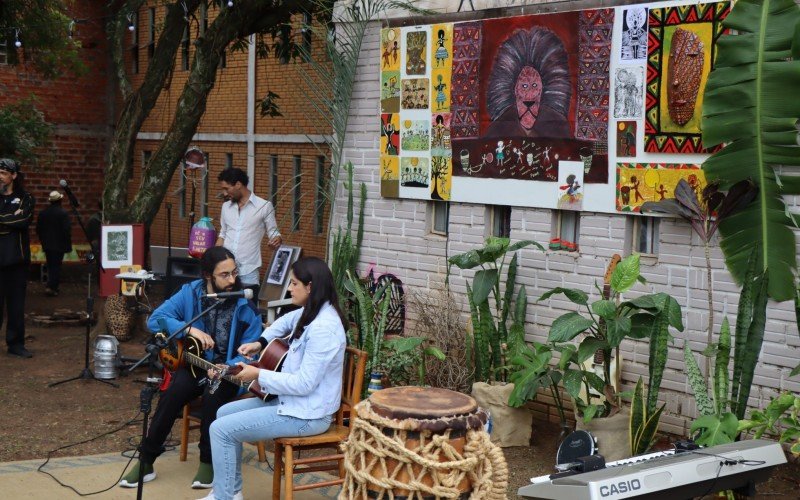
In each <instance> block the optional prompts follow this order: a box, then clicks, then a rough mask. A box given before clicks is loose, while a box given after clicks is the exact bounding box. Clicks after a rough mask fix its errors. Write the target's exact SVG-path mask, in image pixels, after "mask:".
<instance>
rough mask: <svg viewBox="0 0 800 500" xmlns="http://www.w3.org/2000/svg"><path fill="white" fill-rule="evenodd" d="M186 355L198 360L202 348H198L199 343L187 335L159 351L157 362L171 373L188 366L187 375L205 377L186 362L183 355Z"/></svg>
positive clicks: (201, 355)
mask: <svg viewBox="0 0 800 500" xmlns="http://www.w3.org/2000/svg"><path fill="white" fill-rule="evenodd" d="M187 353H188V354H190V355H194V356H196V357H199V358H202V357H203V348H202V347H201V346H200V342H199V341H198V340H197V339H196V338H194V337H192V336H189V335H187V336H186V337H184V338H182V339H175V341H174V342H172V343H171V344H170V345H168V346H167V347H165V348H164V349H161V350H160V351H159V352H158V360H159V361H161V364H162V365H164V368H166V369H167V370H169V371H171V372H174V371H175V370H177V369H178V368H183V367H184V366H187V365H188V368H189V373H191V374H192V376H193V377H194V378H198V377H200V376H202V375H205V371H204V370H201V369H199V368H198V367H196V366H194V365H193V364H191V363H187V362H186V356H185V354H187Z"/></svg>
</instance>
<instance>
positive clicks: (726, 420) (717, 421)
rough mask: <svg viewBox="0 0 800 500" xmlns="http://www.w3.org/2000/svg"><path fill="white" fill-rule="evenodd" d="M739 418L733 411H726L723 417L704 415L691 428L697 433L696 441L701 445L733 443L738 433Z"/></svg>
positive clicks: (692, 431)
mask: <svg viewBox="0 0 800 500" xmlns="http://www.w3.org/2000/svg"><path fill="white" fill-rule="evenodd" d="M738 429H739V419H737V418H736V415H734V414H733V413H725V414H723V415H722V416H721V417H717V416H716V415H703V416H702V417H700V418H698V419H697V420H695V421H694V422H692V426H691V428H690V429H689V430H690V432H691V433H692V434H695V433H696V436H695V438H694V441H695V443H697V444H699V445H701V446H716V445H718V444H725V443H732V442H733V441H734V440H735V439H736V434H738V432H739V431H738Z"/></svg>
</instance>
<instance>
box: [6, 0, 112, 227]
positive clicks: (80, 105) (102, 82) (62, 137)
mask: <svg viewBox="0 0 800 500" xmlns="http://www.w3.org/2000/svg"><path fill="white" fill-rule="evenodd" d="M70 14H71V15H72V17H73V18H74V19H76V20H78V21H79V22H77V23H76V24H75V26H74V31H73V37H74V38H76V39H77V40H79V41H80V43H81V49H80V50H79V54H80V57H81V59H82V60H83V62H84V64H85V65H86V70H87V71H86V73H85V74H83V75H81V76H77V77H76V76H75V75H65V76H64V77H62V78H58V79H55V80H45V79H43V78H42V77H41V75H39V74H38V73H37V72H36V71H35V70H34V69H33V68H32V67H31V66H29V65H25V64H23V65H20V66H16V67H15V66H6V65H0V105H5V104H9V103H15V102H17V101H19V100H20V99H25V98H27V97H29V96H30V95H35V97H36V99H37V104H36V106H37V108H38V109H39V110H40V111H42V112H43V113H44V117H45V120H46V121H48V122H49V123H51V124H53V125H54V126H55V130H54V133H53V135H52V137H51V139H52V143H51V144H50V146H49V147H48V148H46V149H45V150H44V151H42V152H41V155H40V162H39V164H38V165H23V172H25V175H26V184H27V189H28V190H29V191H30V192H31V193H32V194H33V195H34V196H35V197H36V200H37V204H36V212H37V213H38V212H39V211H40V210H41V209H43V208H45V207H46V206H47V204H48V202H47V196H48V193H49V192H50V191H52V190H54V189H57V188H59V185H58V181H59V180H60V179H66V180H67V181H68V182H69V184H70V186H71V188H72V190H73V191H74V192H75V195H76V197H77V198H78V200H79V201H80V202H81V207H80V210H79V213H80V214H81V216H82V217H83V218H84V220H86V219H87V218H88V217H89V216H90V215H91V214H92V213H94V212H95V211H96V205H95V204H94V203H93V202H92V200H97V199H99V197H100V193H101V192H102V188H103V185H102V183H103V177H102V172H103V168H104V167H105V164H106V153H107V149H108V134H109V130H110V129H109V124H110V118H109V117H110V102H111V99H110V97H109V96H111V95H112V94H111V92H112V90H111V87H110V83H109V79H108V45H107V42H106V38H105V34H104V31H103V30H104V25H105V21H104V20H103V16H105V2H104V1H100V0H94V1H89V2H72V3H71V4H70ZM64 207H65V208H67V209H68V210H69V204H68V203H67V202H66V200H65V202H64ZM72 233H73V241H74V242H76V243H81V242H85V240H86V238H85V237H84V235H83V233H82V231H81V230H80V227H79V225H78V223H77V221H74V220H73V227H72ZM31 235H32V237H33V239H34V240H36V235H35V231H31Z"/></svg>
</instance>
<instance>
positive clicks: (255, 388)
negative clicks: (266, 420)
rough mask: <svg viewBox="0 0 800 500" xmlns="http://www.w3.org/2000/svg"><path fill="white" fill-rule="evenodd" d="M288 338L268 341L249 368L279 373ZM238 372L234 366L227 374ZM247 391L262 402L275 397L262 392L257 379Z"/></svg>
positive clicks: (286, 349) (287, 349) (238, 369)
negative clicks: (253, 367)
mask: <svg viewBox="0 0 800 500" xmlns="http://www.w3.org/2000/svg"><path fill="white" fill-rule="evenodd" d="M288 338H289V337H286V338H283V339H272V340H270V341H269V343H268V344H267V346H266V347H265V348H264V350H262V351H261V356H259V358H258V361H256V362H255V363H250V366H255V367H256V368H258V369H260V370H269V371H273V372H279V371H281V368H282V367H283V362H284V360H285V359H286V354H287V353H288V352H289V341H288V340H287V339H288ZM240 371H241V368H239V367H238V366H234V367H231V369H230V370H229V371H228V373H229V374H232V375H236V374H237V373H238V372H240ZM247 389H248V390H249V391H250V392H252V393H253V394H255V395H256V397H258V399H260V400H262V401H269V400H271V399H274V398H275V397H277V396H275V395H274V394H269V393H265V392H263V391H262V390H261V386H260V385H259V384H258V379H256V380H253V381H252V382H250V386H249V387H248V388H247Z"/></svg>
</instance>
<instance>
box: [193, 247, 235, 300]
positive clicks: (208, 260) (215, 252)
mask: <svg viewBox="0 0 800 500" xmlns="http://www.w3.org/2000/svg"><path fill="white" fill-rule="evenodd" d="M228 259H233V261H234V262H236V257H234V256H233V252H231V251H230V250H228V249H227V248H225V247H211V248H209V249H208V250H206V251H205V252H204V253H203V256H202V257H201V258H200V270H201V271H202V272H203V277H204V278H206V279H209V280H212V281H211V283H214V281H213V279H214V276H213V275H214V269H216V268H217V264H219V263H220V262H222V261H223V260H228ZM233 289H234V290H241V289H242V282H241V281H239V276H236V282H235V283H234V284H233Z"/></svg>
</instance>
